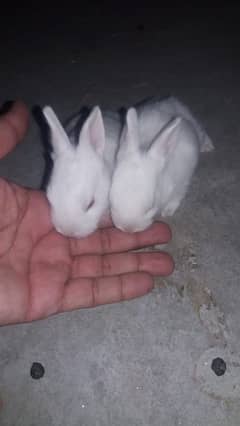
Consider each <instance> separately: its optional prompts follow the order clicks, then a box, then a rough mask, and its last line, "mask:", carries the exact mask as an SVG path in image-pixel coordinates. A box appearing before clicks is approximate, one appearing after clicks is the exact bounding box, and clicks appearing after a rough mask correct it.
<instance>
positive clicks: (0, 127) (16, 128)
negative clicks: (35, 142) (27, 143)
mask: <svg viewBox="0 0 240 426" xmlns="http://www.w3.org/2000/svg"><path fill="white" fill-rule="evenodd" d="M28 124H29V111H28V109H27V106H26V105H25V104H24V102H22V101H20V100H19V101H16V102H14V104H13V105H12V107H11V109H10V110H9V111H8V112H7V113H5V114H3V115H2V116H0V158H3V157H4V156H5V155H7V154H8V153H9V152H10V151H12V150H13V149H14V148H15V146H16V145H17V143H19V142H20V141H21V139H22V138H23V137H24V135H25V134H26V132H27V128H28Z"/></svg>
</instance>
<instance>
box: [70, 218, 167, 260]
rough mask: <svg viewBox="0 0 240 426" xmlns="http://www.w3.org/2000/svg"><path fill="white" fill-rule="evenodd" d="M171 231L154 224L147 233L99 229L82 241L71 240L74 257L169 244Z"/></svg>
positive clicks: (165, 226) (164, 226) (161, 224)
mask: <svg viewBox="0 0 240 426" xmlns="http://www.w3.org/2000/svg"><path fill="white" fill-rule="evenodd" d="M170 239H171V230H170V228H169V226H168V225H167V224H165V223H154V224H153V225H152V226H151V227H150V228H148V229H147V230H146V231H142V232H136V233H127V232H122V231H120V230H118V229H116V228H106V229H98V230H97V231H96V232H94V233H93V234H92V235H90V236H89V237H86V238H82V239H73V238H71V239H70V250H71V254H72V255H73V256H75V255H79V254H103V253H114V252H115V253H116V252H121V251H127V250H133V249H136V248H137V249H139V248H142V247H147V246H149V245H154V244H163V243H167V242H168V241H169V240H170Z"/></svg>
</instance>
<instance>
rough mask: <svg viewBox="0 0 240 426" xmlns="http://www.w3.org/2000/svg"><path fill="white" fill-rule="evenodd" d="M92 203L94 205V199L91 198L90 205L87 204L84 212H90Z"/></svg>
mask: <svg viewBox="0 0 240 426" xmlns="http://www.w3.org/2000/svg"><path fill="white" fill-rule="evenodd" d="M94 203H95V200H94V198H93V199H92V200H91V201H90V203H88V205H87V208H86V210H90V209H91V208H92V207H93V205H94Z"/></svg>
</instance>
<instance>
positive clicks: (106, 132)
mask: <svg viewBox="0 0 240 426" xmlns="http://www.w3.org/2000/svg"><path fill="white" fill-rule="evenodd" d="M43 113H44V115H45V118H46V119H47V122H48V124H49V126H50V134H51V144H52V148H53V154H52V158H53V170H52V174H51V177H50V180H49V183H48V186H47V191H46V195H47V198H48V200H49V203H50V208H51V217H52V222H53V225H54V227H55V228H56V229H57V230H58V231H59V232H60V233H61V234H63V235H66V236H72V237H86V236H87V235H89V234H90V233H92V232H93V231H94V230H95V229H96V228H97V227H98V225H99V223H100V222H101V220H103V219H104V217H105V216H106V215H107V213H108V211H109V190H110V185H111V177H112V173H113V168H114V163H115V155H116V150H117V147H118V140H119V135H120V122H119V121H118V120H116V119H115V117H113V116H111V115H109V114H107V113H106V114H105V116H104V119H103V117H102V113H101V111H100V109H99V107H94V108H93V109H92V111H91V113H90V114H89V116H88V118H87V120H86V121H85V122H84V124H83V126H82V128H81V130H80V133H79V137H78V144H74V143H71V141H72V142H73V136H72V135H73V129H74V127H75V126H76V125H77V122H78V118H76V117H75V118H74V119H73V121H72V122H71V123H69V126H68V133H67V132H66V131H65V130H64V128H63V127H62V125H61V123H60V122H59V120H58V119H57V117H56V115H55V113H54V112H53V110H52V108H51V107H49V106H46V107H45V108H44V109H43ZM103 120H104V122H103Z"/></svg>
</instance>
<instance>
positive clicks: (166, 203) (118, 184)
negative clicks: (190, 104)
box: [110, 97, 213, 232]
mask: <svg viewBox="0 0 240 426" xmlns="http://www.w3.org/2000/svg"><path fill="white" fill-rule="evenodd" d="M212 149H213V144H212V141H211V140H210V138H209V137H208V135H207V134H206V132H205V131H204V130H203V128H202V127H201V126H200V124H199V123H198V122H197V121H196V119H195V118H194V117H193V116H192V114H191V113H190V111H189V110H188V108H187V107H186V106H185V105H183V104H182V103H181V102H179V101H178V100H177V99H176V98H172V97H171V98H167V99H166V100H163V101H161V102H148V103H146V104H144V105H141V106H139V107H137V108H130V109H129V110H128V111H127V114H126V123H125V126H124V128H123V131H122V134H121V138H120V147H119V151H118V154H117V163H116V168H115V171H114V174H113V180H112V186H111V190H110V205H111V215H112V219H113V222H114V224H115V226H116V227H118V228H119V229H121V230H123V231H128V232H137V231H142V230H144V229H146V228H147V227H149V226H150V225H151V224H152V223H153V221H154V220H155V219H156V218H158V217H159V216H160V215H161V216H162V217H165V216H172V215H173V214H174V212H175V211H176V210H177V208H178V207H179V205H180V203H181V201H182V199H183V198H184V196H185V194H186V192H187V189H188V187H189V184H190V181H191V177H192V175H193V173H194V170H195V168H196V166H197V163H198V159H199V153H200V152H201V151H210V150H212Z"/></svg>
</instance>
